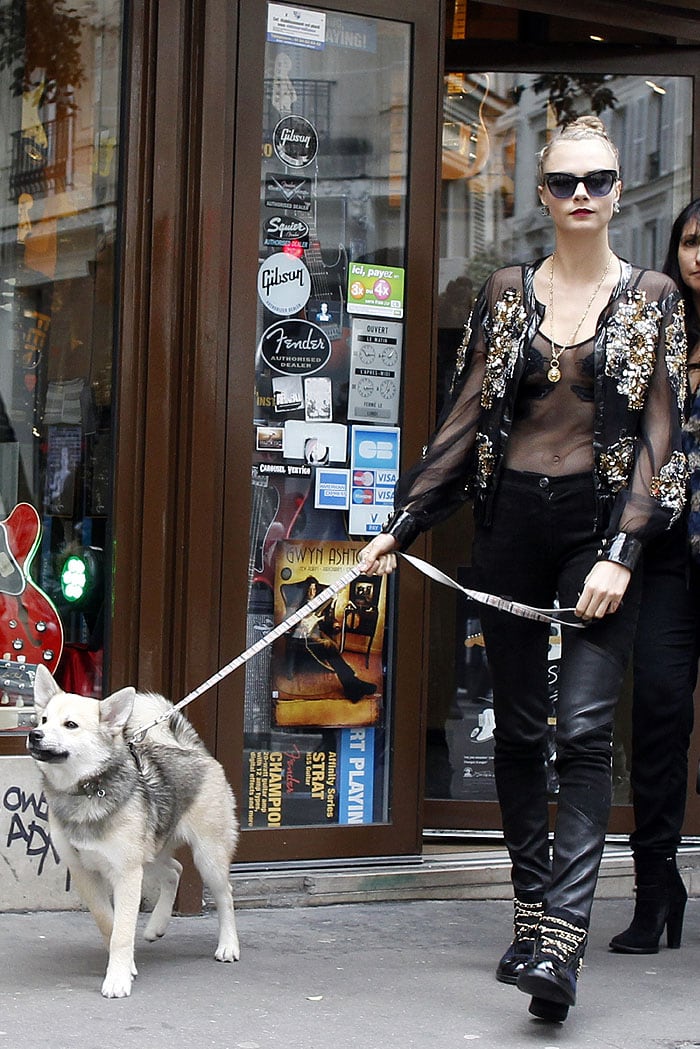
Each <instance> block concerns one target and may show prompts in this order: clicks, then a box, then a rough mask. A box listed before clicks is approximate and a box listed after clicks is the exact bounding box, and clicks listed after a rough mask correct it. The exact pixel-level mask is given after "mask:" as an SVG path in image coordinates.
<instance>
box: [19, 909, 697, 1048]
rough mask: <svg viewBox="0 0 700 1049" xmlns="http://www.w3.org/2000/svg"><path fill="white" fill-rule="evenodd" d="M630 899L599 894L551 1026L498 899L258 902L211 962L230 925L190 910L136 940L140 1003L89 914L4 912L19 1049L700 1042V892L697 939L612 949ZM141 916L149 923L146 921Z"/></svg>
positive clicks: (692, 923)
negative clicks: (110, 961) (514, 975)
mask: <svg viewBox="0 0 700 1049" xmlns="http://www.w3.org/2000/svg"><path fill="white" fill-rule="evenodd" d="M631 909H632V908H631V901H630V900H600V901H597V902H596V904H595V908H594V914H593V929H592V934H591V942H590V946H589V950H588V953H587V956H586V966H585V968H584V971H583V974H582V977H581V980H580V982H579V1004H578V1005H577V1006H576V1008H575V1009H572V1010H571V1012H570V1014H569V1019H568V1020H567V1022H566V1023H565V1024H563V1025H560V1024H546V1023H543V1022H542V1021H537V1020H535V1019H533V1018H531V1017H529V1014H528V1012H527V1005H528V998H527V997H526V996H525V995H524V994H521V993H520V992H519V991H518V990H517V989H516V988H514V987H509V986H506V985H503V984H500V983H498V982H497V981H496V980H495V978H494V976H493V968H494V965H495V963H496V960H497V958H498V957H499V955H500V953H501V952H502V950H503V949H504V948H505V946H506V944H507V942H508V939H509V936H510V927H511V926H510V923H511V914H512V908H511V904H510V903H509V902H505V901H498V900H473V901H472V900H470V901H464V900H436V901H429V900H428V901H426V900H418V901H409V902H390V903H356V904H343V905H336V906H329V907H295V908H289V909H281V908H266V909H259V910H256V909H250V910H248V909H245V910H240V911H239V913H238V926H239V934H240V938H241V948H242V953H241V960H240V962H238V963H236V964H235V965H226V964H222V963H217V962H215V961H214V958H213V951H214V946H215V941H216V918H215V917H214V915H212V914H206V915H204V916H202V917H194V918H192V917H189V918H174V919H173V921H172V923H171V925H170V928H169V929H168V933H167V935H166V937H165V938H164V939H163V940H161V941H160V942H159V943H157V944H147V943H145V942H144V941H143V940H141V939H139V942H137V964H138V967H139V973H140V975H139V977H138V978H137V980H136V981H135V983H134V989H133V992H132V996H131V998H128V999H121V1000H117V1001H108V1000H105V999H103V998H102V997H101V995H100V984H101V981H102V975H103V972H104V965H105V953H104V950H103V949H102V947H101V944H100V942H99V939H98V934H97V930H96V929H95V927H94V925H93V923H92V919H91V918H90V917H89V916H88V915H87V914H86V913H84V912H58V913H56V912H53V913H49V912H43V913H31V914H2V915H0V943H2V955H1V957H2V961H3V965H2V980H1V981H0V1045H1V1046H3V1047H7V1049H18V1047H20V1046H21V1047H23V1049H38V1047H40V1046H41V1047H43V1046H47V1047H50V1049H137V1047H138V1049H181V1047H183V1049H184V1047H188V1049H190V1047H192V1049H208V1047H214V1049H273V1047H275V1049H356V1047H357V1049H466V1047H467V1046H474V1049H528V1047H530V1046H532V1047H535V1049H695V1047H696V1046H700V994H699V991H700V899H693V900H690V901H689V902H688V909H687V911H686V922H685V928H684V940H683V947H682V949H681V950H680V951H669V950H667V949H666V948H665V947H664V948H663V949H662V950H661V951H660V953H659V954H658V955H651V956H650V955H646V956H640V957H628V956H622V955H615V954H612V953H610V952H609V951H608V950H607V942H608V940H609V938H610V936H611V935H613V934H614V933H616V932H619V931H620V929H622V928H623V927H624V926H625V925H626V924H627V922H628V920H629V917H630V915H631ZM142 918H143V916H142Z"/></svg>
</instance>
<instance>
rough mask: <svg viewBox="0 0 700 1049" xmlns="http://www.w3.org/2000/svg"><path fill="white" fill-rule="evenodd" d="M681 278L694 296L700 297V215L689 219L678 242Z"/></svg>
mask: <svg viewBox="0 0 700 1049" xmlns="http://www.w3.org/2000/svg"><path fill="white" fill-rule="evenodd" d="M678 268H679V269H680V271H681V279H682V281H683V283H684V284H686V285H687V286H688V288H689V289H690V293H691V295H693V297H694V298H698V297H700V217H699V218H694V219H689V220H688V222H686V224H685V226H684V227H683V232H682V233H681V239H680V242H679V244H678Z"/></svg>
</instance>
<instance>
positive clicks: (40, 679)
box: [34, 663, 61, 710]
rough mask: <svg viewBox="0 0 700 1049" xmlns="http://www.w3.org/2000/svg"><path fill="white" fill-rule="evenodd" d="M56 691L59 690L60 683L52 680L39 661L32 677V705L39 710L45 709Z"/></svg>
mask: <svg viewBox="0 0 700 1049" xmlns="http://www.w3.org/2000/svg"><path fill="white" fill-rule="evenodd" d="M58 692H61V687H60V685H59V684H58V683H57V682H56V681H54V679H53V678H52V676H51V674H50V672H49V671H48V670H47V669H46V667H45V666H44V665H43V663H39V664H38V665H37V668H36V676H35V678H34V706H35V707H38V709H39V710H45V709H46V707H47V706H48V704H49V700H50V699H52V698H53V696H55V695H56V694H57V693H58Z"/></svg>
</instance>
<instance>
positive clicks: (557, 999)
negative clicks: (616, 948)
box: [518, 914, 588, 1023]
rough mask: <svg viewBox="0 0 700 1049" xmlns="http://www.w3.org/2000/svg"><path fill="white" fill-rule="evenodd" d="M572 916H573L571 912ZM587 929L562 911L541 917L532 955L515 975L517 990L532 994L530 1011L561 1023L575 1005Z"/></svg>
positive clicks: (534, 1014) (543, 1018)
mask: <svg viewBox="0 0 700 1049" xmlns="http://www.w3.org/2000/svg"><path fill="white" fill-rule="evenodd" d="M572 917H573V916H572ZM587 940H588V932H587V930H586V929H585V928H584V927H583V926H582V925H579V924H578V922H577V921H576V922H573V921H570V920H568V917H564V916H563V914H545V915H544V916H543V917H542V920H541V921H540V927H539V932H538V936H537V943H536V945H535V956H534V958H533V959H532V961H531V962H529V963H528V964H527V965H525V966H524V968H523V970H522V972H521V973H520V975H519V976H518V990H519V991H523V992H524V993H525V994H530V995H532V1001H531V1002H530V1010H529V1011H530V1012H531V1013H532V1015H533V1016H537V1017H538V1018H539V1019H541V1020H549V1021H554V1022H559V1023H561V1022H562V1021H564V1020H565V1019H566V1017H567V1015H568V1012H569V1007H570V1006H572V1005H576V985H577V982H578V977H579V974H580V972H581V969H582V968H583V955H584V951H585V950H586V943H587Z"/></svg>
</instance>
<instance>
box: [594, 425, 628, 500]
mask: <svg viewBox="0 0 700 1049" xmlns="http://www.w3.org/2000/svg"><path fill="white" fill-rule="evenodd" d="M633 462H634V441H633V439H632V438H631V437H623V438H622V439H621V440H619V441H617V442H616V443H615V444H613V445H611V446H610V447H609V448H608V450H607V452H603V454H602V455H601V457H600V469H601V473H602V475H603V477H604V478H605V480H606V481H607V483H608V485H609V486H610V489H611V490H612V491H613V492H619V491H620V489H621V488H626V487H627V484H628V483H629V477H630V471H631V470H632V464H633Z"/></svg>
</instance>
